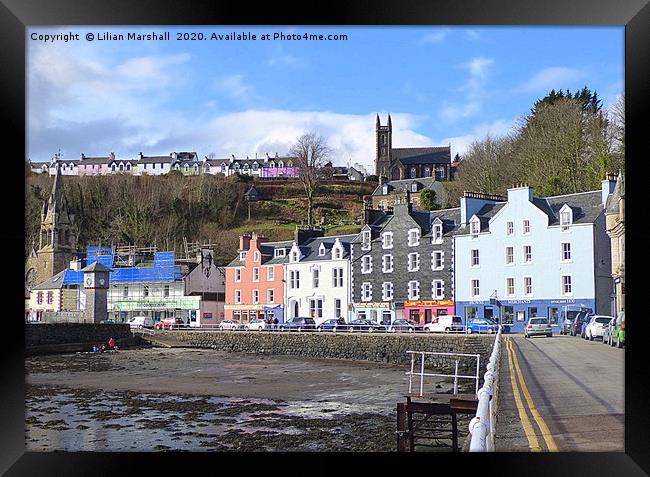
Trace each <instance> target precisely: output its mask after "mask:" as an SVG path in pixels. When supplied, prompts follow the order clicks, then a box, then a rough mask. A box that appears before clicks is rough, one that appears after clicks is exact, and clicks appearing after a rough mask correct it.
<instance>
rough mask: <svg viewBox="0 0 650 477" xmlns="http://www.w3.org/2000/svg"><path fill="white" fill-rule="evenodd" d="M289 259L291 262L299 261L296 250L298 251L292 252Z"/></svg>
mask: <svg viewBox="0 0 650 477" xmlns="http://www.w3.org/2000/svg"><path fill="white" fill-rule="evenodd" d="M289 260H290V261H291V262H297V261H298V252H296V251H294V252H291V256H290V257H289Z"/></svg>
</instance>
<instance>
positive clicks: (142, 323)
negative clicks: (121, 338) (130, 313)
mask: <svg viewBox="0 0 650 477" xmlns="http://www.w3.org/2000/svg"><path fill="white" fill-rule="evenodd" d="M129 326H130V327H131V328H153V318H151V317H150V316H134V317H133V318H131V319H130V320H129Z"/></svg>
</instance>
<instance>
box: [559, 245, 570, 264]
mask: <svg viewBox="0 0 650 477" xmlns="http://www.w3.org/2000/svg"><path fill="white" fill-rule="evenodd" d="M565 245H568V246H569V249H568V250H565V249H564V246H565ZM567 252H568V254H569V258H566V257H565V254H566V253H567ZM560 262H564V263H570V262H573V250H572V249H571V242H560Z"/></svg>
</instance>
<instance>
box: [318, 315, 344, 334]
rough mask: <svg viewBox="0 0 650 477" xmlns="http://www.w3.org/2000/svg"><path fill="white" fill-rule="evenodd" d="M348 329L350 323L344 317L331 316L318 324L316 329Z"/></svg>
mask: <svg viewBox="0 0 650 477" xmlns="http://www.w3.org/2000/svg"><path fill="white" fill-rule="evenodd" d="M347 329H348V324H347V323H346V322H345V320H344V319H343V318H330V319H329V320H325V321H323V322H322V323H321V324H319V325H317V326H316V331H343V330H347Z"/></svg>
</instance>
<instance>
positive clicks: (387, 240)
mask: <svg viewBox="0 0 650 477" xmlns="http://www.w3.org/2000/svg"><path fill="white" fill-rule="evenodd" d="M381 248H383V249H384V250H390V249H391V248H393V232H384V233H382V234H381Z"/></svg>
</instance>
